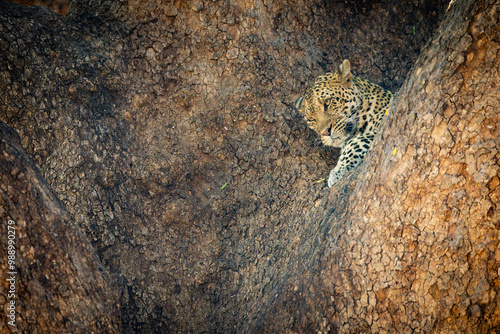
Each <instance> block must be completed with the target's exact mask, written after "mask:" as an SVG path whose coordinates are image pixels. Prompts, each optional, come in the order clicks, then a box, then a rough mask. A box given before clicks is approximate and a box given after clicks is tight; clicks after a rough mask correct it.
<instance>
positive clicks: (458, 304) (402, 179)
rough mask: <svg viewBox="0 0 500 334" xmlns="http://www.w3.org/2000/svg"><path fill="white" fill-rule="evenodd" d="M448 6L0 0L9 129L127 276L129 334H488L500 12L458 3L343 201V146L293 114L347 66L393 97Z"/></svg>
mask: <svg viewBox="0 0 500 334" xmlns="http://www.w3.org/2000/svg"><path fill="white" fill-rule="evenodd" d="M89 3H90V5H89ZM446 5H447V1H446V2H445V1H442V2H439V3H437V4H435V5H433V6H430V5H428V4H426V3H423V2H419V1H413V2H410V3H408V4H406V5H405V6H401V5H400V2H399V1H389V2H385V1H384V2H381V3H378V2H356V3H353V4H346V3H345V2H344V1H333V2H323V1H308V2H305V1H291V2H290V1H286V2H280V1H263V2H261V1H243V0H241V1H238V0H234V1H214V2H210V3H208V2H203V1H172V2H165V3H162V4H159V3H157V2H156V1H133V0H130V1H112V0H102V1H83V0H82V1H76V2H75V3H74V7H73V8H72V10H71V11H70V13H69V14H68V18H67V19H64V18H61V17H58V16H56V15H55V14H53V13H51V12H49V11H48V10H43V9H40V8H32V7H30V8H22V7H18V6H13V5H10V4H4V3H0V50H1V52H0V57H1V58H0V99H1V101H0V102H1V104H0V108H1V109H0V119H1V120H3V121H4V122H6V123H7V124H8V125H9V126H11V127H13V128H14V129H16V130H17V131H18V132H19V134H20V136H21V139H22V144H23V146H24V147H25V148H26V150H27V152H28V154H29V155H30V156H31V157H32V159H33V160H34V162H35V163H36V164H38V165H39V166H40V169H41V170H42V172H43V175H44V177H45V178H46V179H47V181H48V183H49V184H50V186H51V187H52V188H53V189H54V190H55V191H56V193H57V194H58V196H59V198H60V199H61V200H62V201H63V202H64V203H65V204H66V207H67V209H68V211H69V213H70V215H71V217H72V218H73V219H74V221H76V223H77V224H78V225H79V226H81V227H82V228H83V229H84V231H85V233H86V235H87V236H88V238H89V239H90V241H91V242H92V244H93V246H94V248H95V249H96V251H97V253H98V254H99V256H100V258H101V260H102V262H103V263H104V265H105V267H106V268H107V269H108V270H109V271H110V272H112V273H113V274H115V275H116V276H117V277H118V278H119V280H120V282H121V283H122V296H121V307H122V308H121V320H122V324H123V331H124V332H126V333H136V332H155V331H157V332H226V333H227V332H237V333H240V332H258V331H260V332H293V331H295V332H301V333H304V332H315V331H318V330H321V331H322V332H325V331H326V332H327V331H331V332H353V333H355V332H360V331H361V332H363V331H364V332H370V331H372V332H383V331H386V330H389V331H394V332H411V331H415V332H431V331H434V332H440V331H464V332H468V331H469V332H470V331H475V330H483V329H484V330H490V331H492V330H493V329H494V328H495V326H497V327H498V326H499V324H498V319H499V310H498V296H497V295H498V287H499V285H500V283H499V279H498V267H499V265H498V263H499V260H500V254H499V253H498V251H496V249H497V248H498V244H497V243H498V228H499V226H498V224H497V221H498V210H499V207H498V176H496V179H495V175H497V174H498V150H497V147H498V125H497V124H498V119H497V118H495V117H498V116H497V115H496V114H495V112H494V109H495V108H497V107H498V99H497V100H495V97H497V96H498V89H499V88H498V87H497V84H496V80H498V63H499V60H498V42H499V38H498V28H497V27H498V3H497V2H496V3H495V2H492V3H489V4H488V3H487V2H480V3H479V4H478V5H477V6H478V7H476V5H474V4H471V3H467V2H457V3H455V4H454V5H452V6H451V7H450V9H449V11H448V13H447V16H446V20H445V21H444V22H443V23H442V25H441V27H440V30H439V32H438V33H437V34H436V35H435V36H434V38H433V40H432V42H431V44H430V46H429V47H428V48H427V49H426V50H425V52H424V54H423V56H422V57H421V61H419V62H418V63H417V65H416V66H415V67H414V69H413V71H412V72H411V73H412V74H411V75H410V78H409V80H408V81H407V83H406V84H405V85H404V86H403V89H402V90H401V92H400V93H399V97H398V99H397V101H396V102H395V104H394V106H393V108H392V109H391V115H390V116H389V117H388V121H387V122H386V124H385V125H384V130H383V132H382V135H381V137H380V138H379V141H378V144H377V145H376V147H375V150H374V152H373V153H372V154H371V155H370V157H369V158H368V161H367V162H366V163H364V164H363V166H362V167H361V168H359V169H358V170H356V171H355V172H354V173H351V174H349V175H350V176H349V177H348V178H346V180H345V181H344V182H343V183H342V184H340V185H339V186H337V187H335V188H334V189H332V190H331V191H330V192H328V190H327V188H326V187H325V184H324V183H323V182H316V181H317V180H318V179H321V178H323V177H325V176H326V175H327V173H328V171H329V170H330V168H331V167H332V166H333V165H334V163H335V156H336V153H337V152H335V151H334V152H333V153H334V154H331V152H328V151H326V150H325V149H324V148H322V147H319V146H316V145H314V142H315V137H314V134H313V133H312V132H311V131H309V130H307V129H306V125H305V124H304V122H303V121H302V120H301V116H300V115H298V114H297V113H295V111H294V110H293V108H292V107H293V102H294V100H295V98H297V97H298V96H299V95H301V94H303V92H304V91H305V89H306V88H307V86H308V85H309V84H310V83H311V82H312V80H313V78H314V77H315V76H317V75H319V74H322V73H323V72H325V71H328V70H333V69H335V68H336V66H337V65H338V64H339V63H340V62H341V60H342V59H344V58H348V59H350V60H351V63H352V65H353V70H354V72H355V73H356V74H359V75H361V76H364V77H366V78H368V79H370V80H372V81H374V82H377V83H380V84H382V85H383V86H385V87H387V88H389V89H392V90H395V89H396V88H398V87H399V86H400V85H401V84H402V82H403V80H404V78H406V77H407V75H408V73H409V70H410V68H411V66H412V65H414V63H415V61H416V59H417V56H418V53H419V51H420V49H421V48H422V47H423V45H424V43H425V42H426V41H427V40H428V39H429V38H430V36H431V32H432V31H433V28H435V27H436V23H437V22H438V20H439V19H440V18H441V17H442V15H443V14H444V11H445V8H446ZM20 27H22V30H21V29H20ZM54 32H57V34H55V33H54ZM495 57H496V58H495ZM486 60H488V61H486ZM478 64H481V65H478ZM40 87H43V89H40ZM495 94H496V95H495ZM488 101H489V102H488ZM488 108H490V109H488ZM488 113H490V114H488ZM488 136H489V137H488ZM394 148H396V149H397V152H396V154H395V155H393V152H394ZM495 180H496V181H495ZM7 214H9V212H7ZM495 224H496V225H495ZM113 316H114V315H111V316H110V318H111V319H112V317H113ZM481 326H483V327H481Z"/></svg>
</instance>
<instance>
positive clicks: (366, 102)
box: [295, 60, 392, 187]
mask: <svg viewBox="0 0 500 334" xmlns="http://www.w3.org/2000/svg"><path fill="white" fill-rule="evenodd" d="M391 101H392V93H391V92H389V91H387V90H385V89H383V88H382V87H380V86H378V85H375V84H373V83H371V82H369V81H367V80H364V79H361V78H359V77H357V76H353V75H352V73H351V64H350V63H349V61H348V60H344V61H343V62H342V65H340V66H339V71H338V72H335V73H326V74H325V75H322V76H319V77H318V78H317V79H316V80H315V81H314V83H313V85H312V86H311V88H309V90H308V91H307V92H306V95H305V96H303V97H300V98H299V99H297V101H296V102H295V107H296V108H297V110H298V111H300V112H301V113H303V114H304V118H305V120H306V122H307V125H308V126H309V127H310V128H311V129H312V130H314V131H316V133H317V134H318V135H319V137H320V138H321V141H322V142H323V144H325V145H327V146H333V147H340V148H341V151H340V157H339V161H338V163H337V165H336V166H335V168H334V169H332V171H331V172H330V176H329V177H328V187H332V186H333V185H334V184H335V183H337V182H338V181H339V180H340V178H341V177H342V176H343V175H344V174H345V173H346V172H347V171H349V170H351V169H353V168H355V167H356V166H358V165H359V164H360V163H361V162H362V161H363V158H364V157H365V155H366V152H367V151H368V150H369V149H370V147H371V144H372V142H373V139H374V137H375V135H376V134H377V132H378V130H379V128H380V123H381V121H382V118H383V116H384V114H385V113H386V110H387V108H388V106H389V103H390V102H391Z"/></svg>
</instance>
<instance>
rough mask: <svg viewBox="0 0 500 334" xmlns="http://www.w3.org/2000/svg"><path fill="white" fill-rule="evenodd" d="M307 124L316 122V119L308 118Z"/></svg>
mask: <svg viewBox="0 0 500 334" xmlns="http://www.w3.org/2000/svg"><path fill="white" fill-rule="evenodd" d="M306 122H307V123H314V122H316V120H315V119H314V118H312V117H307V118H306Z"/></svg>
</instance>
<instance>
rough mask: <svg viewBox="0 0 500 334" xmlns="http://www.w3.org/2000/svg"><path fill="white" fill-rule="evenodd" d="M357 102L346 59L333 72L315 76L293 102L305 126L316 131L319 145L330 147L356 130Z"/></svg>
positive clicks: (358, 104) (356, 92) (335, 145)
mask: <svg viewBox="0 0 500 334" xmlns="http://www.w3.org/2000/svg"><path fill="white" fill-rule="evenodd" d="M360 105H361V99H360V97H359V93H358V90H357V87H356V85H354V84H353V75H352V73H351V64H350V63H349V61H348V60H344V61H343V62H342V65H340V66H339V70H338V71H337V72H334V73H326V74H325V75H322V76H320V77H318V78H317V79H316V80H315V81H314V83H313V85H312V86H311V88H309V90H308V91H307V92H306V94H305V96H303V97H300V98H298V99H297V101H296V102H295V108H297V110H298V111H299V112H301V113H303V114H304V118H305V120H306V122H307V125H308V126H309V128H311V129H312V130H314V131H316V133H317V134H318V136H319V137H320V138H321V141H322V142H323V144H325V145H327V146H334V147H342V146H343V144H344V143H345V141H346V140H347V139H349V138H350V137H352V136H353V135H354V134H355V133H356V129H357V127H356V115H355V114H356V112H355V111H356V110H357V109H358V108H359V106H360Z"/></svg>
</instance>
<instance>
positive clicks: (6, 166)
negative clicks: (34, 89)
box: [0, 122, 121, 333]
mask: <svg viewBox="0 0 500 334" xmlns="http://www.w3.org/2000/svg"><path fill="white" fill-rule="evenodd" d="M0 171H1V173H0V186H1V189H2V191H1V193H0V221H1V222H2V224H1V225H0V233H1V236H2V238H1V241H0V246H1V251H0V256H1V259H2V261H0V270H1V272H2V284H1V287H0V303H1V305H2V319H0V332H1V333H10V332H11V331H14V332H17V331H18V332H20V333H56V332H57V333H90V332H95V333H119V332H120V331H121V330H120V328H121V324H120V317H119V305H118V299H119V294H118V289H117V287H116V285H113V284H112V282H113V281H112V280H110V276H109V274H108V273H107V271H106V270H105V269H104V268H103V267H102V265H101V264H100V262H99V259H98V258H97V255H96V254H95V252H94V250H93V248H92V246H91V245H90V243H89V241H88V239H87V237H86V236H85V235H84V234H83V233H82V230H81V229H80V228H79V227H78V226H77V225H76V224H75V223H74V222H73V221H72V220H71V218H70V217H69V215H68V213H67V211H66V209H65V208H64V205H63V204H62V203H61V201H60V200H59V199H58V198H57V195H56V194H55V193H54V192H53V190H52V189H51V188H50V187H49V185H48V184H47V182H46V181H45V180H44V179H43V177H42V175H41V173H40V172H39V171H38V169H37V168H36V167H35V166H34V164H33V163H32V162H31V160H30V158H29V157H28V156H27V155H26V152H25V151H24V149H23V148H22V146H21V143H20V138H19V136H18V135H17V133H15V131H13V130H12V129H10V128H8V127H7V126H6V125H5V124H4V123H3V122H0ZM9 221H11V223H12V222H13V223H14V224H11V225H9V224H8V222H9ZM8 230H9V231H11V233H10V234H8V232H7V231H8ZM12 231H14V233H12ZM8 235H11V236H12V237H11V238H8ZM9 240H11V241H13V243H12V242H11V243H10V245H13V246H14V248H15V250H14V252H15V253H13V252H12V248H10V250H11V252H9V254H11V255H14V256H15V258H10V259H12V260H13V261H14V262H15V263H10V264H9V262H8V261H7V259H8V258H7V255H8V253H7V250H8V249H9V248H8V241H9ZM11 265H12V267H11ZM9 272H15V273H16V274H8V273H9ZM7 278H9V279H12V278H14V279H15V283H14V284H13V286H14V288H11V284H10V283H11V281H7ZM10 293H14V294H15V295H17V298H11V297H9V294H10ZM11 301H14V302H15V314H16V318H15V322H14V324H15V325H16V326H10V325H9V324H8V323H9V322H10V321H11V320H14V318H7V319H6V318H5V314H6V313H7V312H8V313H9V314H11V313H10V311H7V306H10V302H11ZM11 308H12V307H11Z"/></svg>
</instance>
